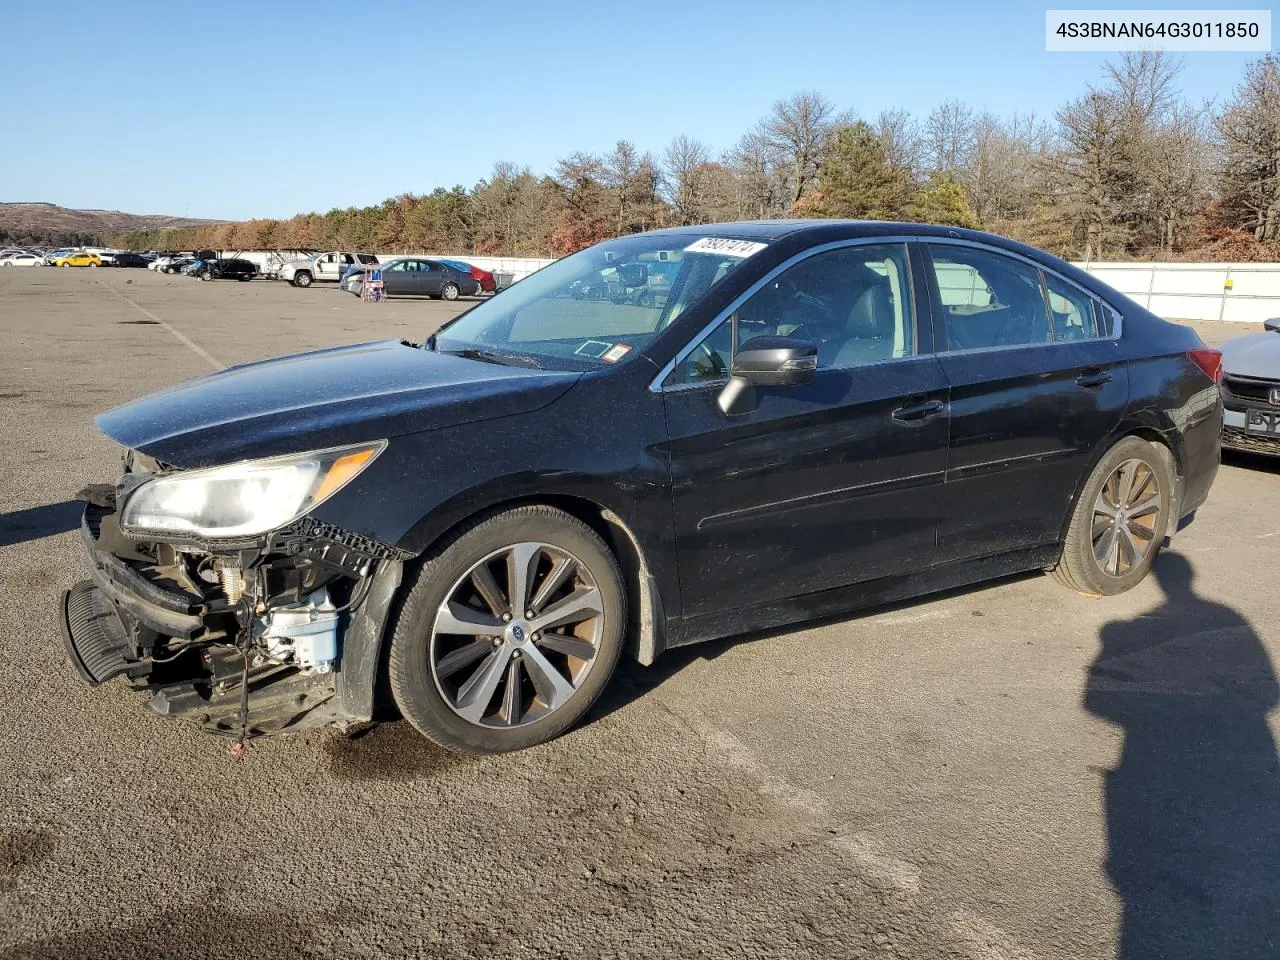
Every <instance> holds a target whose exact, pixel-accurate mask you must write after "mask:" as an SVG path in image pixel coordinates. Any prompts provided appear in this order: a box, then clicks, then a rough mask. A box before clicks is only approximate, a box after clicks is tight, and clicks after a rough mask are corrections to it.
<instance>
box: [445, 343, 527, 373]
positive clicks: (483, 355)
mask: <svg viewBox="0 0 1280 960" xmlns="http://www.w3.org/2000/svg"><path fill="white" fill-rule="evenodd" d="M440 352H441V353H447V354H449V355H450V356H454V357H466V358H467V359H468V360H483V361H484V362H485V363H496V364H498V365H499V366H503V367H533V368H534V369H536V370H541V369H542V364H540V363H539V362H538V361H537V360H535V359H533V357H523V356H518V355H512V354H509V353H494V352H493V351H491V350H481V349H479V348H477V347H463V348H462V349H461V350H441V351H440Z"/></svg>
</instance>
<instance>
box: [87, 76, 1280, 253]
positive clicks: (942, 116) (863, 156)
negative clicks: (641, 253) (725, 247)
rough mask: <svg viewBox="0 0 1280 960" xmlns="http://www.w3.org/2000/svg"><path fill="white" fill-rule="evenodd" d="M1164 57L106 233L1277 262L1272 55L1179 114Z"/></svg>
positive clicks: (303, 243)
mask: <svg viewBox="0 0 1280 960" xmlns="http://www.w3.org/2000/svg"><path fill="white" fill-rule="evenodd" d="M1179 70H1180V62H1179V61H1177V60H1176V59H1173V58H1171V57H1170V56H1168V55H1167V54H1164V53H1160V52H1143V53H1132V54H1126V55H1124V56H1123V57H1121V58H1119V59H1118V60H1115V61H1112V62H1111V63H1109V64H1108V65H1107V66H1106V67H1105V68H1104V70H1103V74H1102V76H1101V77H1099V78H1098V79H1097V81H1096V82H1095V83H1092V84H1089V85H1088V86H1087V88H1086V89H1085V91H1084V92H1083V93H1081V94H1080V95H1079V96H1077V97H1075V98H1074V99H1072V100H1070V101H1068V102H1067V103H1065V104H1063V105H1062V106H1061V107H1060V108H1059V109H1058V110H1057V111H1056V112H1055V113H1054V115H1053V117H1052V118H1041V117H1037V116H1035V115H1033V114H1014V115H1013V116H1009V117H999V116H995V115H993V114H991V113H977V112H975V111H974V110H972V109H971V108H970V107H969V106H967V105H966V104H964V103H963V102H961V101H959V100H948V101H947V102H945V103H942V104H940V105H939V106H937V107H936V108H935V109H933V110H932V111H931V112H930V113H929V114H928V116H926V117H923V118H921V117H916V116H913V115H912V114H910V113H909V112H907V111H905V110H896V109H891V110H885V111H882V112H881V113H880V114H879V115H877V116H875V117H869V118H868V117H858V116H856V115H855V114H854V113H852V112H851V111H842V110H840V109H839V108H838V107H837V106H836V105H835V104H833V103H832V102H831V101H830V100H828V99H827V98H826V97H825V96H823V95H822V94H821V93H818V92H814V91H806V92H801V93H796V94H794V95H792V96H790V97H787V98H785V99H782V100H779V101H777V102H776V103H774V104H773V106H772V107H771V108H770V110H769V111H768V113H767V114H766V115H765V116H764V117H763V118H762V119H761V120H760V121H759V122H758V123H757V124H756V125H755V126H754V127H753V128H752V129H751V130H749V131H747V132H746V133H745V134H743V136H742V137H741V138H740V139H739V140H738V142H737V143H735V144H734V145H733V146H732V147H730V148H729V149H728V150H725V151H723V152H722V153H716V152H714V151H713V149H712V148H711V147H710V146H709V145H708V144H706V143H704V142H703V141H701V140H699V139H698V138H696V137H692V136H688V135H680V136H677V137H675V138H674V139H673V140H672V141H671V142H670V143H669V144H668V145H667V146H666V147H665V149H663V150H662V151H661V152H660V153H658V154H656V155H655V154H654V153H651V152H644V151H641V150H640V149H638V148H637V147H636V145H635V144H633V143H632V142H630V141H629V140H620V141H619V142H618V143H617V144H616V145H615V146H614V147H613V149H612V150H609V151H607V152H605V153H600V154H596V153H586V152H576V153H572V154H569V155H568V156H566V157H564V158H563V159H561V160H559V161H558V162H557V163H556V165H555V169H554V170H552V171H551V172H549V173H546V174H536V173H534V172H533V171H532V170H530V169H529V167H527V166H521V165H519V164H518V163H514V162H509V161H503V162H499V163H497V164H495V165H494V167H493V171H492V173H491V174H490V175H489V176H488V177H487V178H485V179H483V180H481V181H480V182H479V183H477V184H475V186H473V187H471V188H466V187H463V186H455V187H453V188H452V189H445V188H443V187H438V188H436V189H435V190H433V191H432V192H430V193H428V194H425V195H416V194H402V195H400V196H397V197H392V198H389V199H387V200H385V201H383V202H382V203H381V204H378V205H376V206H370V207H360V208H355V207H353V208H349V209H345V210H337V209H335V210H331V211H329V212H328V213H325V214H319V213H308V214H299V215H297V216H295V217H291V218H289V219H287V220H269V219H260V220H249V221H244V222H239V223H230V224H224V225H215V226H206V227H200V228H194V229H178V230H149V231H139V232H134V233H128V234H124V235H121V236H118V237H114V238H112V240H113V241H114V242H116V243H118V244H119V245H121V246H126V247H129V248H132V249H191V248H199V247H215V248H222V249H255V248H256V249H273V248H341V249H361V250H378V251H386V252H409V251H437V252H458V253H462V252H471V253H475V254H478V255H509V256H562V255H564V254H567V253H571V252H573V251H575V250H579V249H581V248H583V247H585V246H588V245H589V244H592V243H595V242H597V241H600V240H603V239H607V238H609V237H614V236H620V235H623V234H628V233H634V232H637V231H641V230H649V229H653V228H655V227H662V226H668V225H677V224H696V223H705V222H715V221H721V220H741V219H764V218H775V217H788V216H806V217H856V218H870V219H885V220H920V221H928V222H933V223H943V224H952V225H958V226H965V227H981V228H984V229H987V230H991V231H993V232H995V233H1000V234H1004V235H1006V236H1009V237H1013V238H1015V239H1019V240H1024V241H1026V242H1028V243H1032V244H1034V245H1036V246H1039V247H1043V248H1045V249H1047V250H1051V251H1053V252H1055V253H1058V254H1060V255H1062V256H1066V257H1070V258H1073V259H1084V260H1098V259H1114V258H1124V257H1161V258H1186V259H1193V258H1194V259H1216V260H1256V259H1280V61H1278V60H1277V58H1276V57H1275V56H1272V55H1267V56H1264V57H1262V58H1260V59H1258V60H1256V61H1254V62H1252V63H1250V64H1249V65H1248V66H1247V67H1246V69H1245V70H1244V73H1243V76H1242V77H1241V78H1240V80H1239V82H1238V84H1237V85H1236V87H1235V88H1234V90H1233V91H1232V93H1231V94H1230V96H1229V97H1228V98H1227V99H1226V100H1225V101H1224V102H1222V103H1220V104H1215V103H1212V102H1208V103H1193V102H1191V101H1190V100H1188V99H1187V98H1186V97H1185V96H1184V95H1183V93H1182V92H1181V90H1180V89H1179V87H1178V73H1179Z"/></svg>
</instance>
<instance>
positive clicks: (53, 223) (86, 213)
mask: <svg viewBox="0 0 1280 960" xmlns="http://www.w3.org/2000/svg"><path fill="white" fill-rule="evenodd" d="M225 222H226V221H224V220H197V219H193V218H191V217H169V216H164V215H161V214H137V213H122V212H120V211H119V210H70V209H68V208H66V207H60V206H58V205H57V204H54V203H0V238H6V239H9V240H14V241H24V242H29V243H35V242H39V241H41V240H46V241H48V240H52V241H68V242H75V241H78V242H81V243H86V242H89V241H91V240H102V239H104V238H106V237H108V236H111V235H115V234H121V233H128V232H131V231H135V230H166V229H176V228H183V227H204V226H210V225H213V224H219V223H225Z"/></svg>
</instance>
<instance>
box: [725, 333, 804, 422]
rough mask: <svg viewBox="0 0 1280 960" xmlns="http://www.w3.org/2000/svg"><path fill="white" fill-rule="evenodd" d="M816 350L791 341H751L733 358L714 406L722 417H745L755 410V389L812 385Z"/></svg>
mask: <svg viewBox="0 0 1280 960" xmlns="http://www.w3.org/2000/svg"><path fill="white" fill-rule="evenodd" d="M817 369H818V347H817V345H816V344H814V343H811V342H809V341H808V340H798V339H796V338H795V337H770V336H765V337H752V338H751V339H750V340H748V341H747V342H746V343H744V344H743V345H742V346H741V347H739V348H738V352H737V354H736V355H735V356H734V358H733V370H732V372H731V376H730V377H729V382H728V383H727V384H725V387H724V389H723V390H722V391H720V396H719V397H718V398H717V403H718V404H719V406H720V411H721V412H722V413H724V414H725V416H729V417H735V416H738V415H740V414H743V413H749V412H750V411H752V410H754V409H755V406H756V389H755V388H756V387H793V386H801V385H803V384H806V383H811V382H812V381H813V374H814V371H816V370H817Z"/></svg>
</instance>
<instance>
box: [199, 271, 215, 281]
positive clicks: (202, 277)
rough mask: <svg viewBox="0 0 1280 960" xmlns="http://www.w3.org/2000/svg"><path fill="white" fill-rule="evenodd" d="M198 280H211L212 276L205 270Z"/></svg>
mask: <svg viewBox="0 0 1280 960" xmlns="http://www.w3.org/2000/svg"><path fill="white" fill-rule="evenodd" d="M200 279H201V280H212V279H213V274H212V273H210V272H209V271H208V270H205V271H204V272H203V273H201V274H200Z"/></svg>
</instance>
